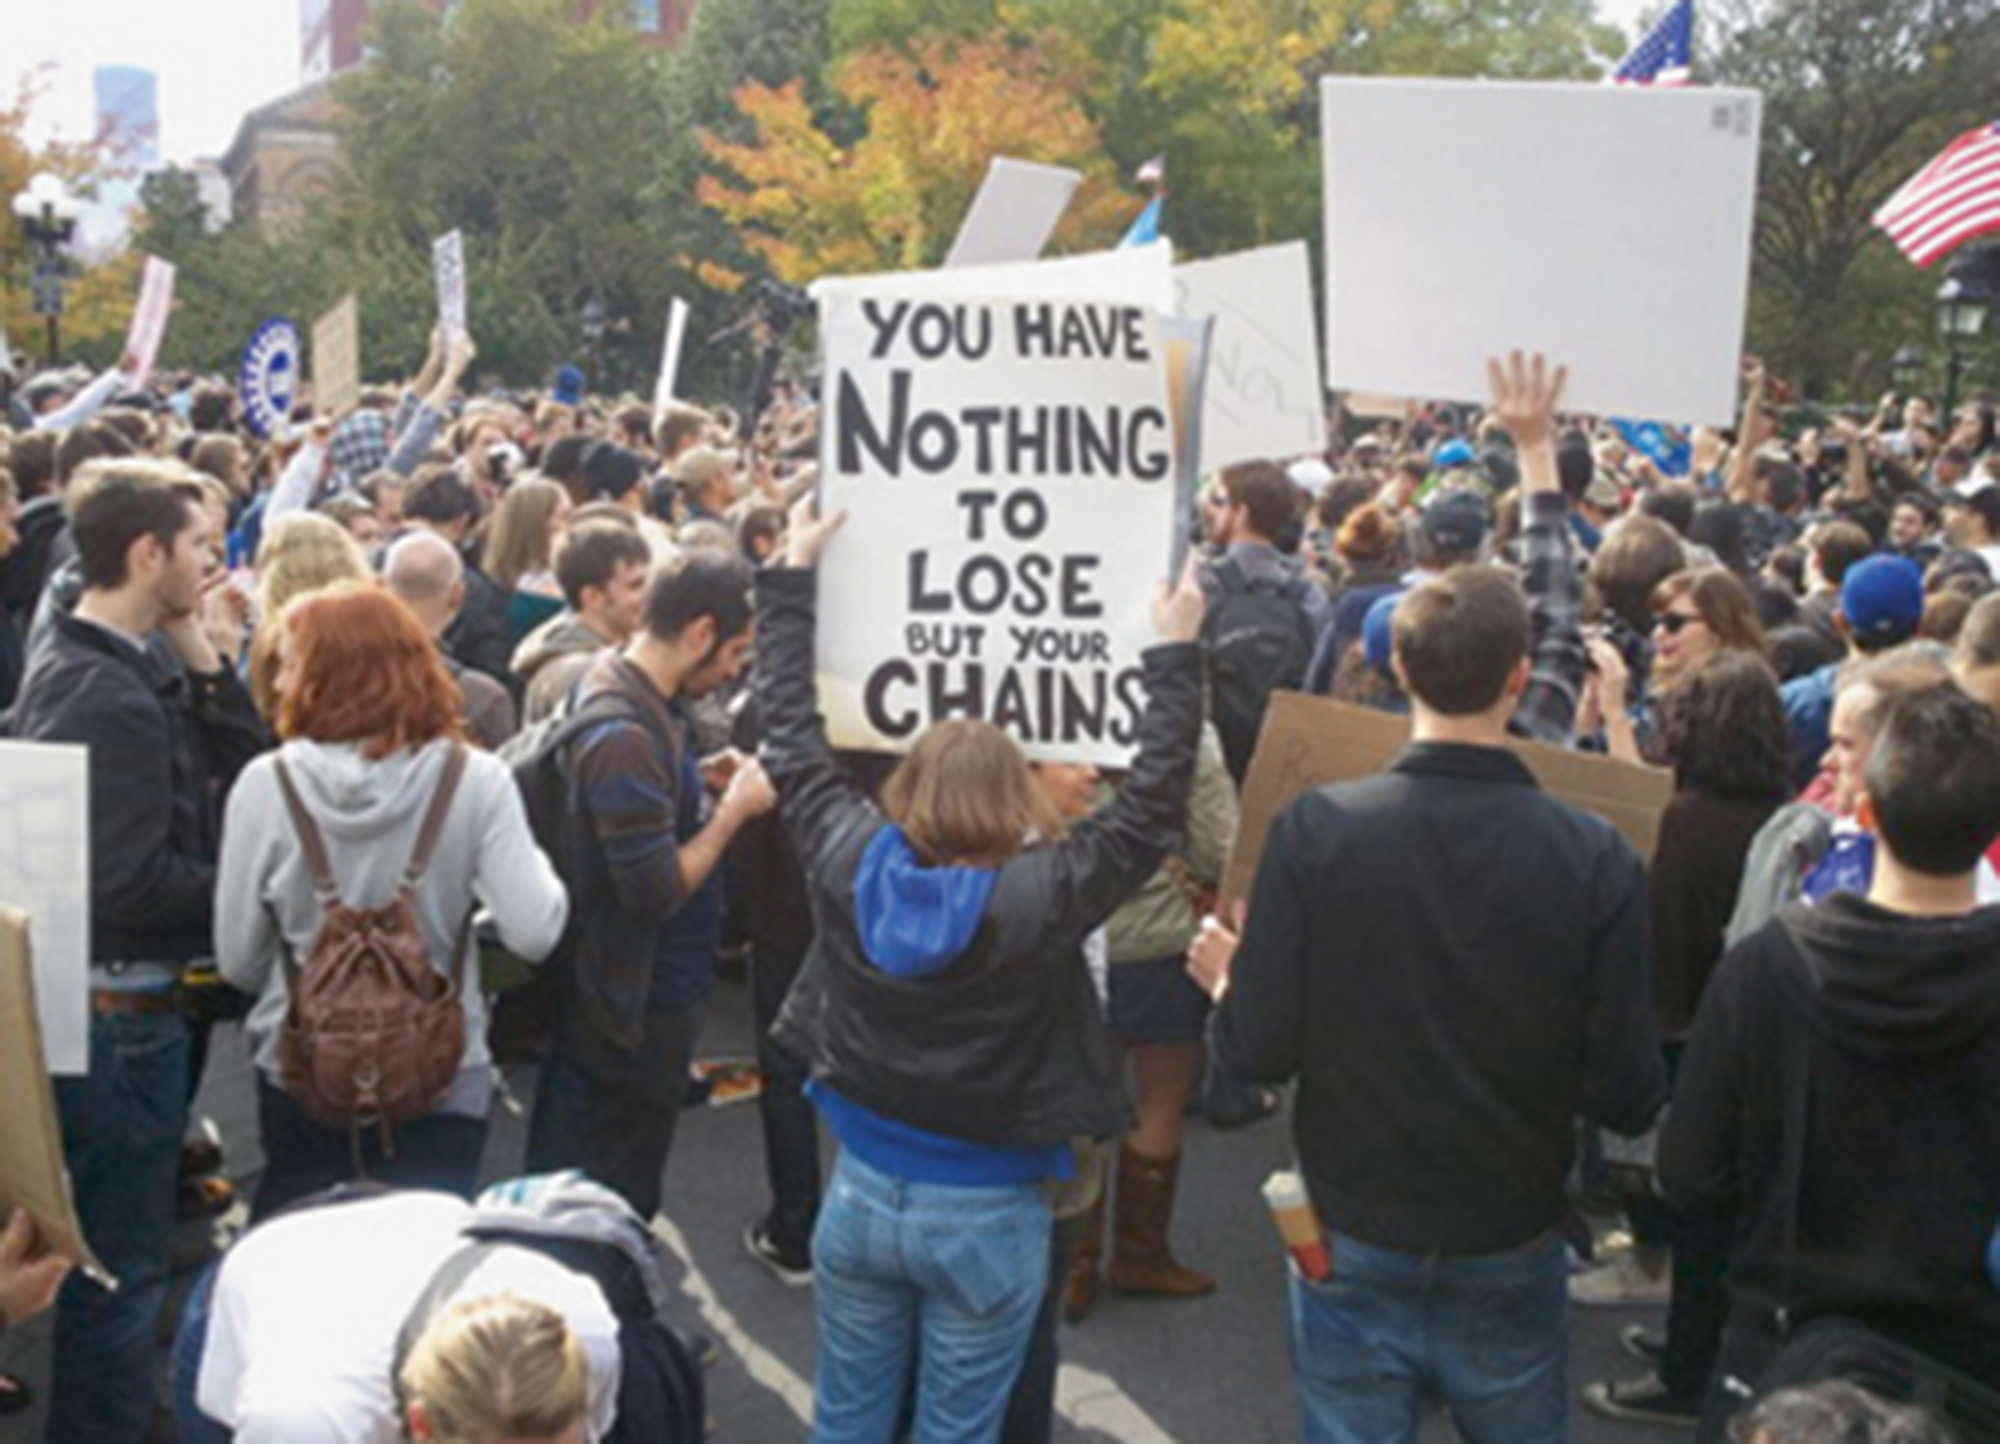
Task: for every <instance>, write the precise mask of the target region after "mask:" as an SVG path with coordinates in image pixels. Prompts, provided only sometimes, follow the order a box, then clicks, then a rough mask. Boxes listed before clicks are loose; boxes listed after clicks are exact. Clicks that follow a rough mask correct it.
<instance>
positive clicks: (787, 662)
mask: <svg viewBox="0 0 2000 1444" xmlns="http://www.w3.org/2000/svg"><path fill="white" fill-rule="evenodd" d="M814 585H815V579H814V578H813V577H812V575H811V574H809V573H804V572H796V571H777V572H773V571H765V572H760V573H759V574H758V577H757V671H756V681H757V695H758V699H759V703H760V705H761V706H762V708H763V714H764V751H763V756H764V763H765V766H766V767H767V768H769V770H770V773H771V777H772V779H773V781H775V782H776V783H777V786H778V790H779V795H780V798H781V801H782V806H783V809H784V817H785V825H786V828H787V830H788V831H789V832H790V834H791V837H792V841H793V845H794V846H795V847H796V848H797V850H798V854H799V857H800V859H801V861H802V862H803V864H804V867H805V873H806V877H807V880H808V882H809V885H810V887H811V890H812V901H813V916H814V919H815V922H816V924H817V932H816V934H815V936H814V939H813V944H812V950H811V952H810V953H809V954H808V955H807V958H806V963H805V967H804V969H803V970H802V972H801V974H800V977H799V981H798V984H797V985H796V986H795V987H794V988H793V990H792V993H791V997H790V998H789V1000H788V1001H787V1003H786V1006H785V1010H784V1013H783V1015H782V1017H781V1018H780V1019H779V1022H778V1026H777V1028H776V1030H775V1036H776V1037H777V1039H778V1041H779V1042H780V1044H781V1045H782V1046H784V1047H785V1048H787V1049H788V1050H790V1051H791V1052H792V1053H793V1054H794V1055H795V1056H797V1057H800V1058H804V1059H808V1060H810V1063H811V1068H812V1074H813V1077H814V1078H815V1079H817V1080H819V1081H821V1082H823V1083H825V1084H827V1085H828V1086H830V1087H832V1088H833V1089H834V1090H835V1091H836V1092H838V1093H839V1094H841V1095H842V1096H843V1097H845V1098H848V1099H851V1100H853V1101H854V1102H856V1103H859V1104H861V1105H862V1106H863V1107H865V1108H868V1109H871V1110H872V1111H874V1112H876V1113H878V1114H881V1115H882V1116H884V1117H886V1118H890V1119H893V1120H895V1121H897V1122H900V1123H906V1124H909V1125H911V1126H913V1127H917V1128H921V1129H924V1130H926V1131H928V1132H932V1133H936V1134H939V1135H941V1136H943V1137H946V1138H955V1139H960V1140H963V1141H965V1142H969V1143H980V1144H987V1145H991V1146H996V1147H1026V1146H1035V1145H1044V1144H1055V1143H1062V1142H1065V1141H1068V1140H1070V1139H1073V1138H1077V1137H1092V1138H1105V1137H1109V1136H1111V1135H1112V1134H1115V1133H1119V1132H1122V1131H1123V1130H1124V1129H1125V1128H1126V1127H1128V1126H1129V1124H1130V1121H1131V1111H1130V1109H1129V1107H1128V1106H1127V1104H1126V1102H1125V1097H1124V1093H1123V1091H1122V1090H1121V1088H1120V1086H1119V1081H1118V1074H1117V1070H1116V1068H1115V1066H1114V1064H1113V1060H1112V1053H1111V1046H1110V1041H1109V1037H1108V1035H1107V1034H1106V1033H1105V1030H1104V1021H1103V1016H1102V1013H1101V1010H1100V1009H1099V1007H1098V1003H1097V996H1096V992H1095V990H1094V988H1093V987H1092V984H1091V981H1090V975H1089V970H1088V968H1087V966H1086V964H1085V963H1084V959H1083V940H1084V938H1085V937H1086V936H1087V935H1088V934H1089V933H1090V932H1091V930H1092V929H1094V928H1096V927H1098V926H1100V925H1101V924H1102V923H1103V922H1104V921H1105V919H1107V918H1108V917H1110V916H1111V914H1112V912H1113V911H1115V910H1116V908H1117V907H1118V905H1119V903H1121V902H1123V901H1124V900H1125V898H1126V897H1127V896H1129V895H1130V894H1131V893H1132V892H1134V891H1136V890H1137V888H1138V887H1139V885H1140V884H1141V883H1143V882H1144V881H1145V880H1146V879H1147V878H1148V877H1150V876H1152V874H1153V871H1154V869H1156V868H1157V867H1158V866H1159V865H1160V860H1161V859H1162V858H1163V857H1165V856H1166V854H1167V852H1168V851H1169V850H1170V849H1171V848H1172V847H1173V846H1174V845H1175V842H1176V839H1177V836H1178V833H1179V829H1180V827H1181V825H1182V823H1183V822H1184V820H1185V815H1186V811H1187V796H1188V789H1189V787H1190V785H1191V784H1192V782H1193V777H1194V758H1195V740H1196V734H1197V731H1198V729H1199V727H1200V724H1201V653H1200V649H1199V648H1198V647H1196V646H1195V645H1194V644H1193V643H1187V644H1183V645H1172V646H1161V647H1155V648H1153V649H1152V650H1150V651H1148V652H1147V653H1146V657H1145V682H1146V689H1147V696H1148V699H1149V700H1148V702H1147V707H1146V712H1145V716H1144V718H1143V720H1142V721H1141V723H1140V728H1139V753H1138V756H1137V757H1136V758H1135V759H1134V761H1133V764H1132V770H1131V773H1130V775H1129V777H1128V778H1127V780H1126V782H1125V785H1124V786H1123V787H1122V788H1121V789H1120V790H1119V793H1118V796H1117V798H1116V799H1115V800H1114V801H1113V802H1112V803H1111V805H1110V806H1108V807H1106V808H1103V809H1102V810H1100V811H1098V812H1095V813H1093V814H1091V815H1090V816H1089V817H1087V818H1085V819H1084V820H1083V821H1081V822H1079V823H1077V824H1076V825H1075V826H1074V827H1072V828H1071V829H1070V830H1069V831H1068V832H1067V833H1066V834H1065V835H1064V836H1063V838H1062V840H1061V841H1060V842H1058V843H1055V844H1052V845H1046V846H1038V847H1031V848H1029V849H1028V850H1027V851H1025V852H1022V853H1020V854H1019V855H1017V856H1016V857H1014V858H1013V859H1012V860H1010V861H1009V862H1008V863H1007V864H1006V865H1005V866H1003V867H1002V868H1000V869H999V876H998V878H997V879H996V880H995V882H994V886H993V893H992V897H991V899H990V900H989V902H988V904H987V907H986V911H985V913H984V915H983V917H982V919H981V921H980V923H979V927H978V931H977V932H976V933H975V934H974V936H973V940H972V943H971V945H970V946H969V947H968V948H967V949H966V950H965V951H964V952H963V953H962V954H961V955H960V956H959V957H958V958H957V959H956V960H955V961H952V962H950V963H947V964H946V965H945V966H943V967H942V968H941V969H939V970H938V971H936V972H930V973H925V974H922V975H921V976H915V977H900V978H899V977H893V976H891V975H889V974H888V973H885V972H882V971H879V970H878V969H876V967H875V966H874V965H873V964H872V963H871V962H870V961H869V960H868V958H867V956H866V954H865V952H864V950H863V947H862V944H861V941H860V938H859V934H858V930H857V923H856V918H855V897H854V878H855V873H856V870H857V868H858V867H859V865H860V862H861V858H862V854H863V852H864V851H865V850H866V849H867V846H868V843H869V841H870V840H871V839H872V838H873V837H874V836H875V834H876V833H877V832H879V831H880V830H881V829H882V828H884V827H885V826H887V825H888V824H887V823H886V822H885V821H884V820H883V818H882V815H881V814H880V813H878V812H877V811H876V810H875V809H874V807H873V806H871V805H870V804H869V803H868V801H867V800H866V799H865V798H864V797H863V796H862V795H861V794H860V793H859V792H858V791H857V790H856V789H855V788H854V786H853V784H852V783H851V782H849V781H848V779H847V777H846V774H845V773H843V772H842V770H841V769H840V767H839V766H838V765H837V764H836V763H835V761H834V758H833V754H832V753H831V751H829V750H828V748H827V744H826V736H825V732H824V729H823V727H822V725H821V722H820V718H819V715H818V711H817V708H816V704H815V701H814V695H813V687H814V663H813V625H814V605H813V597H814V593H813V588H814Z"/></svg>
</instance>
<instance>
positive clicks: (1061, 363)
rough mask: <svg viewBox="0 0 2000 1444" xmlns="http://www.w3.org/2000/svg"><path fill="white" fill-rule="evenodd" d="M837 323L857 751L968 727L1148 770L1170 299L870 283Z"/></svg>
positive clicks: (1168, 486) (823, 604)
mask: <svg viewBox="0 0 2000 1444" xmlns="http://www.w3.org/2000/svg"><path fill="white" fill-rule="evenodd" d="M821 334H822V336H823V337H824V339H825V345H826V373H825V374H826V383H825V392H824V394H825V404H826V420H825V424H824V426H823V428H822V442H821V445H822V455H821V461H820V477H821V482H820V486H821V505H822V506H823V507H825V508H826V509H827V510H828V511H834V510H842V509H844V510H845V511H846V512H847V513H848V523H847V526H846V527H845V528H844V529H843V530H842V531H841V532H840V533H839V534H837V535H836V536H835V537H834V539H833V542H832V544H831V545H830V546H829V547H828V549H827V552H826V556H825V558H824V561H823V563H822V567H821V570H822V575H821V579H820V589H819V594H820V624H819V627H820V629H819V664H820V674H821V675H820V703H821V707H822V709H823V710H824V712H825V713H826V717H827V722H828V727H829V731H830V733H831V735H832V738H833V740H834V742H835V744H836V745H841V746H851V747H865V748H871V749H876V750H887V751H897V750H901V749H902V748H905V747H907V746H909V745H910V744H911V743H912V742H913V741H914V740H915V739H916V737H917V736H918V735H919V734H920V733H921V732H922V731H923V730H924V729H925V728H926V727H927V726H929V725H930V724H931V723H932V722H935V721H938V720H940V719H942V718H945V717H948V716H968V715H969V716H976V717H983V718H985V719H987V720H989V721H992V722H994V723H997V724H998V725H1000V726H1002V727H1004V728H1006V729H1007V730H1008V732H1010V733H1011V734H1012V735H1013V736H1014V737H1016V738H1017V739H1018V740H1019V741H1020V742H1021V743H1022V745H1023V747H1024V748H1025V749H1026V750H1027V752H1028V753H1029V755H1030V756H1033V757H1036V758H1046V759H1054V760H1065V761H1080V762H1099V763H1118V762H1123V761H1125V760H1127V759H1128V758H1129V757H1130V755H1131V751H1132V748H1133V746H1134V745H1135V743H1136V740H1137V728H1138V722H1139V714H1140V711H1141V708H1142V707H1143V705H1144V701H1145V697H1144V688H1143V686H1142V685H1141V674H1140V668H1139V654H1140V652H1141V651H1143V650H1144V649H1145V647H1147V646H1148V645H1149V644H1150V643H1151V641H1152V639H1153V629H1152V617H1151V610H1152V600H1153V597H1154V594H1155V591H1156V589H1157V586H1158V584H1159V582H1160V581H1161V579H1162V578H1163V577H1164V576H1165V574H1166V570H1167V562H1168V546H1169V536H1170V532H1171V529H1172V523H1173V516H1172V512H1173V505H1174V470H1175V468H1174V432H1173V424H1172V421H1171V419H1170V417H1169V415H1168V399H1167V368H1166V360H1165V354H1164V350H1163V346H1162V342H1161V338H1160V334H1159V327H1158V324H1157V322H1156V318H1155V314H1154V312H1153V310H1152V309H1151V308H1150V307H1149V306H1145V305H1136V304H1132V303H1130V302H1120V301H1103V300H1074V299H1050V298H1039V297H1038V298H1010V299H995V298H989V297H978V298H969V297H968V296H964V295H961V296H960V297H958V298H955V299H933V300H912V299H909V298H905V297H901V296H898V295H893V294H871V293H869V292H867V291H865V290H859V289H855V288H852V287H848V288H843V289H840V290H836V291H834V292H833V293H832V294H830V295H829V296H828V298H827V299H826V300H825V301H823V302H822V305H821Z"/></svg>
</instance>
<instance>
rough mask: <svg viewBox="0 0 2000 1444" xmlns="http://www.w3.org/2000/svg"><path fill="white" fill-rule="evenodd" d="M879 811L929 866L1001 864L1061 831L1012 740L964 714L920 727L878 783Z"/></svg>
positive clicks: (1058, 820) (1051, 807)
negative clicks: (1036, 840) (914, 741)
mask: <svg viewBox="0 0 2000 1444" xmlns="http://www.w3.org/2000/svg"><path fill="white" fill-rule="evenodd" d="M882 811H883V813H884V815H886V816H887V817H888V819H889V820H890V821H891V822H893V823H895V824H896V825H897V826H898V827H900V828H901V829H902V830H903V836H904V837H905V838H907V839H908V840H909V844H910V847H911V849H912V850H913V851H914V852H915V853H916V854H917V857H918V858H919V860H921V861H922V862H923V863H924V864H925V865H926V866H927V867H939V866H944V865H948V864H949V865H963V866H970V867H998V866H999V865H1000V864H1001V863H1003V862H1005V861H1007V859H1008V858H1010V857H1013V856H1014V855H1015V854H1016V853H1018V852H1019V851H1020V850H1021V848H1022V847H1023V846H1024V845H1025V843H1026V842H1027V840H1028V839H1030V838H1033V837H1037V836H1039V837H1044V838H1052V837H1054V836H1056V835H1057V834H1058V833H1059V832H1061V830H1062V818H1061V817H1060V815H1058V814H1057V812H1056V809H1055V804H1054V803H1052V802H1050V801H1049V798H1048V794H1046V793H1045V792H1043V791H1042V789H1041V787H1040V786H1039V785H1038V784H1037V783H1036V782H1035V775H1034V773H1032V772H1030V771H1029V770H1028V763H1027V759H1026V758H1024V757H1022V755H1021V749H1020V748H1019V747H1016V746H1015V745H1014V741H1013V739H1012V738H1010V737H1009V736H1008V735H1007V734H1006V733H1005V732H1002V731H1001V730H1000V729H999V728H998V727H995V726H994V725H993V724H992V723H991V722H978V721H974V720H972V719H971V718H967V717H953V718H949V719H947V720H946V721H943V722H938V723H934V724H933V725H932V726H930V727H929V728H927V729H926V730H925V732H924V734H923V736H921V737H919V738H918V739H917V744H916V746H914V747H912V748H911V749H910V754H909V756H907V757H905V758H904V759H903V760H902V762H900V763H899V764H897V767H896V770H895V771H894V772H892V773H890V774H889V780H888V781H887V782H885V783H883V784H882Z"/></svg>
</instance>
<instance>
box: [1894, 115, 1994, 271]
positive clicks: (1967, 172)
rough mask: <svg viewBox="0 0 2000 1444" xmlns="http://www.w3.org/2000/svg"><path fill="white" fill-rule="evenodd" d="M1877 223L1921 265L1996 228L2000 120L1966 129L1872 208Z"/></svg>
mask: <svg viewBox="0 0 2000 1444" xmlns="http://www.w3.org/2000/svg"><path fill="white" fill-rule="evenodd" d="M1875 224H1876V225H1878V226H1880V227H1881V228H1882V229H1883V230H1885V231H1887V232H1888V233H1889V239H1890V240H1892V241H1894V242H1895V243H1896V246H1897V249H1899V250H1900V251H1902V253H1903V254H1904V255H1906V256H1908V257H1909V258H1910V259H1911V260H1913V261H1915V262H1916V263H1917V264H1918V265H1920V266H1928V265H1929V264H1930V263H1931V262H1933V261H1935V260H1937V259H1938V257H1940V256H1942V255H1945V254H1947V253H1948V252H1950V251H1952V250H1955V249H1956V248H1957V247H1958V246H1960V245H1961V244H1963V243H1964V242H1966V241H1969V240H1971V239H1972V238H1973V237H1974V236H1977V235H1980V234H1982V233H1984V232H1986V231H1991V230H2000V121H1995V122H1993V123H1992V124H1991V125H1982V126H1980V127H1979V129H1977V130H1969V131H1967V132H1966V133H1965V134H1964V135H1961V136H1960V137H1959V138H1958V139H1957V140H1955V141H1953V142H1952V143H1951V144H1950V145H1948V146H1946V147H1945V148H1944V153H1943V154H1942V155H1940V156H1938V158H1937V159H1936V160H1934V161H1932V162H1931V163H1930V164H1929V165H1927V166H1925V167H1924V168H1923V169H1922V170H1920V171H1918V172H1917V173H1916V174H1915V175H1913V176H1911V177H1910V178H1909V179H1908V180H1906V181H1904V182H1903V187H1902V189H1901V190H1899V191H1897V192H1896V193H1895V194H1894V195H1892V196H1890V197H1889V199H1888V200H1886V201H1884V202H1883V203H1882V209H1880V210H1878V211H1877V212H1875Z"/></svg>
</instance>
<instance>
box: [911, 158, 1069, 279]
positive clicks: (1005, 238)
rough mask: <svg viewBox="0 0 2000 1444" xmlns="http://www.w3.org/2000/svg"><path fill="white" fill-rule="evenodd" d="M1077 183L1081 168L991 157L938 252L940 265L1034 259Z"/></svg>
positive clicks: (983, 263)
mask: <svg viewBox="0 0 2000 1444" xmlns="http://www.w3.org/2000/svg"><path fill="white" fill-rule="evenodd" d="M1082 183H1083V174H1082V172H1080V171H1073V170H1070V169H1069V168H1068V167H1066V166H1059V165H1040V164H1038V163H1036V162H1034V161H1028V160H1014V159H1012V158H1011V157H1009V156H1004V155H997V156H995V157H993V160H992V161H991V163H989V164H988V165H987V167H986V179H985V180H984V181H983V182H982V183H981V184H980V187H979V194H978V195H976V196H974V197H973V198H972V205H971V207H970V208H969V209H968V210H967V211H966V213H965V220H964V221H963V222H961V223H960V225H959V228H958V239H957V240H955V241H953V242H952V243H951V254H950V255H948V256H946V257H945V258H944V263H945V266H946V268H947V269H956V268H958V267H960V266H993V265H1001V264H1004V263H1006V262H1009V261H1032V260H1034V259H1035V258H1036V257H1037V256H1039V255H1041V253H1042V247H1043V246H1046V245H1047V244H1048V243H1049V237H1050V236H1051V235H1052V234H1054V232H1055V228H1056V223H1057V222H1058V221H1060V220H1061V219H1062V214H1063V212H1064V211H1065V210H1067V209H1069V201H1070V197H1071V196H1073V195H1075V194H1076V188H1077V187H1078V186H1079V185H1081V184H1082Z"/></svg>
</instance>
